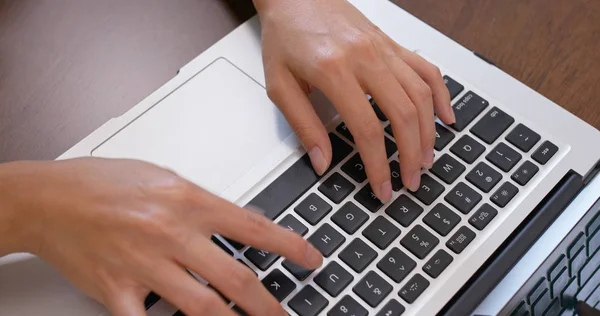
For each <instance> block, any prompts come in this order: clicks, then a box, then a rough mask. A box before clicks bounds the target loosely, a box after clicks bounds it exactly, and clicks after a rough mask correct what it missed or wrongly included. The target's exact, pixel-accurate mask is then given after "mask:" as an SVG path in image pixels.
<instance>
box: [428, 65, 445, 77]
mask: <svg viewBox="0 0 600 316" xmlns="http://www.w3.org/2000/svg"><path fill="white" fill-rule="evenodd" d="M427 74H428V75H429V76H430V77H431V78H442V71H441V70H440V68H439V67H438V66H435V65H433V64H429V66H428V67H427Z"/></svg>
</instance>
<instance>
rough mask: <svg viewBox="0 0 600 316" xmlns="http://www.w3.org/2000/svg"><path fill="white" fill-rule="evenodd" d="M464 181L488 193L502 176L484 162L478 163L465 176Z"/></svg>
mask: <svg viewBox="0 0 600 316" xmlns="http://www.w3.org/2000/svg"><path fill="white" fill-rule="evenodd" d="M466 179H467V180H468V181H469V182H471V183H472V184H474V185H475V186H476V187H477V188H479V190H481V191H483V192H485V193H488V192H490V191H491V190H492V189H493V188H494V186H496V184H498V182H500V180H502V175H501V174H500V173H499V172H498V171H496V170H494V169H493V168H492V167H490V166H488V165H487V164H486V163H485V162H480V163H478V164H477V166H475V168H473V170H471V172H469V173H468V174H467V176H466Z"/></svg>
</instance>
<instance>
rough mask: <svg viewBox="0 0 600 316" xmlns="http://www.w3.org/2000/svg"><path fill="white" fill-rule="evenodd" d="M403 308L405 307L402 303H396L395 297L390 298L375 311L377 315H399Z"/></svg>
mask: <svg viewBox="0 0 600 316" xmlns="http://www.w3.org/2000/svg"><path fill="white" fill-rule="evenodd" d="M405 310H406V309H405V308H404V306H402V304H400V303H398V301H396V300H395V299H392V300H390V301H389V302H387V304H385V305H384V306H383V307H382V308H381V310H380V311H379V313H377V316H400V315H402V313H404V311H405Z"/></svg>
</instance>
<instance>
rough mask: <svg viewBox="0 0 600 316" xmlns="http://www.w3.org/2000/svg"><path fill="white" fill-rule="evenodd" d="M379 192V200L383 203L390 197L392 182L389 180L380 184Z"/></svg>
mask: <svg viewBox="0 0 600 316" xmlns="http://www.w3.org/2000/svg"><path fill="white" fill-rule="evenodd" d="M379 194H380V195H381V202H383V203H387V202H388V201H389V200H391V199H392V182H391V181H390V180H388V181H386V182H384V183H383V184H382V185H381V189H380V191H379Z"/></svg>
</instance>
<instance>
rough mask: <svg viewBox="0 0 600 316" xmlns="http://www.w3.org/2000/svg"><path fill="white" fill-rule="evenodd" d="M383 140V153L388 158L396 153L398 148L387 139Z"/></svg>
mask: <svg viewBox="0 0 600 316" xmlns="http://www.w3.org/2000/svg"><path fill="white" fill-rule="evenodd" d="M383 138H384V139H385V153H386V154H387V157H388V158H390V157H392V155H393V154H394V153H395V152H397V151H398V146H397V145H396V143H394V142H393V141H391V140H390V139H389V138H387V137H385V136H384V137H383Z"/></svg>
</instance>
